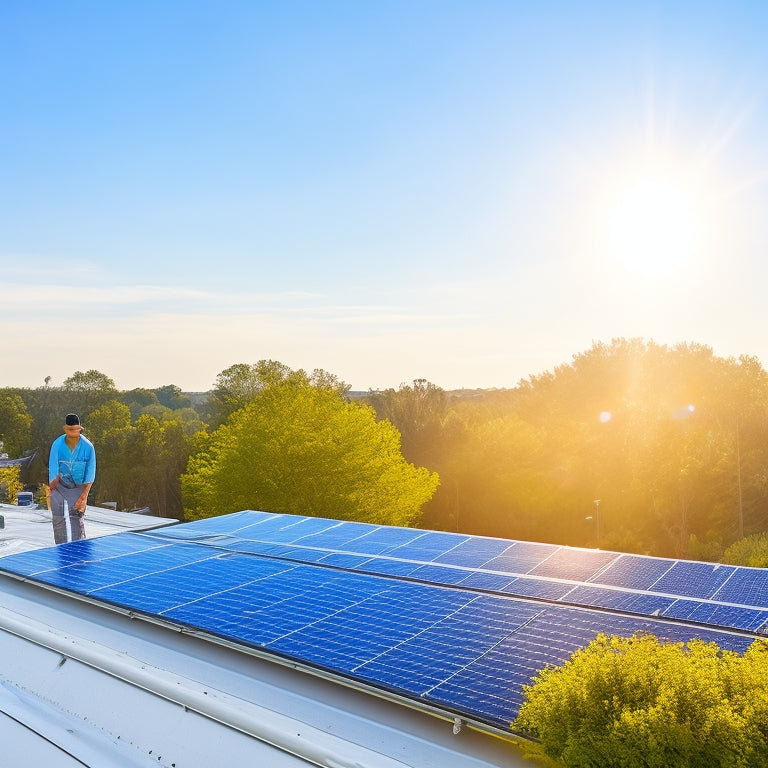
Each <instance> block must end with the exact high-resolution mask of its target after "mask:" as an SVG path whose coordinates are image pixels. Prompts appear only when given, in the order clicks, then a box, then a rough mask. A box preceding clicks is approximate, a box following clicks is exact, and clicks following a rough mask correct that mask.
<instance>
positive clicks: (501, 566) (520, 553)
mask: <svg viewBox="0 0 768 768" xmlns="http://www.w3.org/2000/svg"><path fill="white" fill-rule="evenodd" d="M557 549H558V547H556V546H555V545H554V544H534V543H532V542H525V541H517V542H512V543H510V544H509V546H508V547H507V549H506V550H504V551H503V552H502V553H501V554H500V555H498V556H497V557H494V558H493V560H489V561H488V562H487V563H486V564H485V565H484V566H483V568H485V569H487V570H489V571H504V572H506V573H520V574H525V573H528V572H529V571H530V570H532V569H533V568H535V567H536V566H537V565H539V563H541V562H542V561H543V560H545V559H546V558H548V557H549V556H550V555H551V554H552V553H553V552H556V551H557Z"/></svg>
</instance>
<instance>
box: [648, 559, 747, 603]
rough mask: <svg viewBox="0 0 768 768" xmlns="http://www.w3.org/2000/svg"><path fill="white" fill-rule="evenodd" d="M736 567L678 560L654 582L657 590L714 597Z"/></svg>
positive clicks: (654, 587) (674, 593) (689, 595)
mask: <svg viewBox="0 0 768 768" xmlns="http://www.w3.org/2000/svg"><path fill="white" fill-rule="evenodd" d="M734 570H735V568H734V567H733V566H728V565H719V564H712V563H691V562H682V561H680V562H676V563H675V564H674V565H673V566H672V567H671V568H670V569H669V570H668V571H666V572H665V573H664V574H663V575H662V576H661V577H660V578H659V579H658V580H657V581H656V582H654V584H653V585H652V589H653V590H654V591H656V592H667V593H669V594H672V595H685V596H687V597H704V598H708V597H712V595H713V594H714V593H715V592H717V590H718V589H719V588H720V587H721V586H722V585H723V584H724V583H725V582H726V581H727V580H728V578H729V577H730V576H731V574H733V572H734Z"/></svg>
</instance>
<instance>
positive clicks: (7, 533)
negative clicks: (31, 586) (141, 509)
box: [0, 504, 178, 557]
mask: <svg viewBox="0 0 768 768" xmlns="http://www.w3.org/2000/svg"><path fill="white" fill-rule="evenodd" d="M0 516H2V517H3V519H4V522H5V527H3V528H0V557H2V556H4V555H10V554H13V553H15V552H25V551H27V550H30V549H41V548H43V547H52V546H53V525H52V524H51V513H50V511H49V510H47V509H44V508H39V507H38V506H37V505H36V504H30V505H28V506H21V507H17V506H16V505H12V504H0ZM176 522H178V521H176V520H172V519H168V518H162V517H151V516H149V515H136V514H133V513H131V512H117V511H115V510H113V509H107V508H105V507H93V506H90V505H89V506H87V507H86V510H85V532H86V535H87V536H88V538H89V539H93V538H96V537H98V536H107V535H109V534H112V533H119V532H120V531H139V530H143V529H145V528H157V527H158V526H160V525H169V524H173V523H176Z"/></svg>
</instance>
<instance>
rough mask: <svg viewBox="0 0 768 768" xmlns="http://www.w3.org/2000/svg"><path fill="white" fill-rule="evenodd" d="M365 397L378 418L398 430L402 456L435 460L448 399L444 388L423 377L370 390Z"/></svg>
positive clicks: (418, 460)
mask: <svg viewBox="0 0 768 768" xmlns="http://www.w3.org/2000/svg"><path fill="white" fill-rule="evenodd" d="M366 400H367V401H368V402H369V403H370V404H371V405H372V406H373V408H374V409H375V410H376V415H377V416H378V418H380V419H388V420H389V421H391V422H392V424H394V425H395V426H396V427H397V429H398V430H399V432H400V435H401V439H402V446H403V456H405V457H406V458H407V459H408V460H409V461H413V462H416V463H419V464H423V465H425V466H430V467H433V466H435V464H436V463H437V462H438V461H439V458H438V457H437V455H436V451H437V450H438V449H439V447H440V444H441V432H442V428H443V420H444V419H445V417H446V413H447V405H448V401H447V398H446V394H445V391H444V390H443V389H441V388H440V387H437V386H435V385H434V384H432V383H431V382H429V381H427V380H426V379H415V380H414V382H413V384H412V385H410V384H401V385H400V388H399V389H397V390H394V389H385V390H384V391H382V392H370V393H369V394H368V396H367V397H366Z"/></svg>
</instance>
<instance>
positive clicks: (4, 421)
mask: <svg viewBox="0 0 768 768" xmlns="http://www.w3.org/2000/svg"><path fill="white" fill-rule="evenodd" d="M31 440H32V417H31V416H30V414H29V412H28V411H27V406H26V404H25V403H24V401H23V400H22V398H21V397H20V396H19V395H17V394H14V393H11V392H7V393H2V392H0V442H2V443H3V446H4V450H5V452H6V453H7V454H8V455H9V456H20V455H21V453H22V451H25V450H27V449H28V448H30V447H31Z"/></svg>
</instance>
